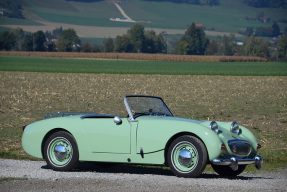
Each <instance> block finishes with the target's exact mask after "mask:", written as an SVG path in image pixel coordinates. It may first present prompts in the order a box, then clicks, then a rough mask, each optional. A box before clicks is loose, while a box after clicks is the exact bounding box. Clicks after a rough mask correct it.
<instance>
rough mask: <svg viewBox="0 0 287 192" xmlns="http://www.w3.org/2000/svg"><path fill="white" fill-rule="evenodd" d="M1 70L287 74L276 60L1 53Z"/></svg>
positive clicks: (232, 74)
mask: <svg viewBox="0 0 287 192" xmlns="http://www.w3.org/2000/svg"><path fill="white" fill-rule="evenodd" d="M0 70H1V71H22V72H53V73H55V72H56V73H106V74H160V75H229V76H286V75H287V64H286V63H279V62H178V61H130V60H87V59H66V58H45V57H44V58H43V57H14V56H0Z"/></svg>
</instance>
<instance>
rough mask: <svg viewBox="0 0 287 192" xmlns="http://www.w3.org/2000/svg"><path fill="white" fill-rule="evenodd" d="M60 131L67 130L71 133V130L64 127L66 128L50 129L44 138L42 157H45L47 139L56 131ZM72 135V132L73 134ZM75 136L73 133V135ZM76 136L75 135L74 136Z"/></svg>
mask: <svg viewBox="0 0 287 192" xmlns="http://www.w3.org/2000/svg"><path fill="white" fill-rule="evenodd" d="M60 131H64V132H67V133H69V134H71V132H69V131H68V130H66V129H64V128H55V129H52V130H50V131H49V132H48V133H47V134H46V135H45V137H44V138H43V140H42V144H41V153H42V157H43V158H44V147H45V143H46V141H47V139H48V138H49V137H50V136H51V135H52V134H54V133H56V132H60ZM71 135H72V134H71ZM72 136H73V135H72ZM73 137H74V136H73ZM74 138H75V137H74Z"/></svg>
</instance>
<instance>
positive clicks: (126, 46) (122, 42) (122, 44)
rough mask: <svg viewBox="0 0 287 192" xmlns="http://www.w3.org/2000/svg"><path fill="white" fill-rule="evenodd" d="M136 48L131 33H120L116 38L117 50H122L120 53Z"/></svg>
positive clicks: (129, 51)
mask: <svg viewBox="0 0 287 192" xmlns="http://www.w3.org/2000/svg"><path fill="white" fill-rule="evenodd" d="M133 50H134V46H133V45H132V43H131V40H130V37H129V35H127V34H125V35H122V36H120V35H118V36H117V38H116V43H115V47H114V51H115V52H120V53H123V52H124V53H131V52H133Z"/></svg>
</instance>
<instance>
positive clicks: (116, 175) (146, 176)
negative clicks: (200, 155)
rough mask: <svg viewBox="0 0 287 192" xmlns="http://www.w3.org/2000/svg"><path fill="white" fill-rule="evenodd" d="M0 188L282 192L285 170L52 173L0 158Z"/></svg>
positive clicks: (36, 164) (40, 164)
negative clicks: (190, 174)
mask: <svg viewBox="0 0 287 192" xmlns="http://www.w3.org/2000/svg"><path fill="white" fill-rule="evenodd" d="M0 167H1V171H0V178H24V179H22V180H20V179H15V180H9V181H3V182H1V183H0V191H2V192H3V191H5V192H6V191H42V192H43V191H117V192H126V191H177V192H178V191H260V192H262V191H286V189H287V182H286V181H287V180H286V178H287V169H286V168H283V169H281V170H278V171H276V172H263V171H256V172H254V173H243V174H242V175H240V176H238V177H232V178H224V177H220V176H218V175H216V174H215V173H213V172H205V173H204V174H202V175H201V176H200V177H199V178H195V179H194V178H178V177H175V176H174V175H172V173H171V172H170V171H169V170H163V169H159V168H142V167H132V166H127V165H116V166H115V167H113V168H111V169H103V168H100V167H98V166H95V165H94V164H93V163H82V164H80V165H79V166H78V167H77V168H76V169H75V170H74V171H72V172H56V171H53V170H51V169H49V168H48V167H47V165H46V162H44V161H23V160H21V161H20V160H7V159H0Z"/></svg>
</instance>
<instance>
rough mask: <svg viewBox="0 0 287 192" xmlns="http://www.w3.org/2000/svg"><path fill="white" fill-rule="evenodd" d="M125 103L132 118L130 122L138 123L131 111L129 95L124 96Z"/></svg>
mask: <svg viewBox="0 0 287 192" xmlns="http://www.w3.org/2000/svg"><path fill="white" fill-rule="evenodd" d="M124 103H125V106H126V109H127V112H128V114H129V117H130V119H129V121H130V122H137V120H135V119H134V116H133V113H132V111H131V109H130V106H129V104H128V100H127V95H126V96H124Z"/></svg>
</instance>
